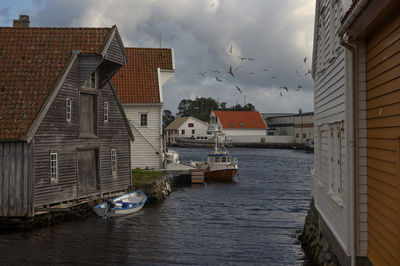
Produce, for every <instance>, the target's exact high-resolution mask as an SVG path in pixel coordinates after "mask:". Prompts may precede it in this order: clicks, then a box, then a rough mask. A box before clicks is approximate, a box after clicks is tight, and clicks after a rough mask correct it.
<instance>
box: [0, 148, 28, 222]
mask: <svg viewBox="0 0 400 266" xmlns="http://www.w3.org/2000/svg"><path fill="white" fill-rule="evenodd" d="M29 155H30V151H29V147H28V144H27V143H26V142H22V141H19V142H11V141H9V142H0V216H28V215H30V214H31V213H32V193H31V188H32V184H31V183H30V179H29V178H30V174H29Z"/></svg>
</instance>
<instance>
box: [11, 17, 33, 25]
mask: <svg viewBox="0 0 400 266" xmlns="http://www.w3.org/2000/svg"><path fill="white" fill-rule="evenodd" d="M13 22H14V28H29V22H30V21H29V16H28V15H19V19H14V21H13Z"/></svg>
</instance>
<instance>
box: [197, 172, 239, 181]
mask: <svg viewBox="0 0 400 266" xmlns="http://www.w3.org/2000/svg"><path fill="white" fill-rule="evenodd" d="M237 171H238V169H221V170H214V171H211V170H208V171H205V173H204V177H205V178H206V180H207V181H216V182H235V181H234V177H235V175H236V173H237Z"/></svg>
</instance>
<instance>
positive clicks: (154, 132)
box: [113, 48, 175, 169]
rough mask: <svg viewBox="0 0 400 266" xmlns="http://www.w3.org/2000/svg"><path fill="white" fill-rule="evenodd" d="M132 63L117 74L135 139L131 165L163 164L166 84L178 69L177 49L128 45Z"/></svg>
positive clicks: (115, 78) (127, 50)
mask: <svg viewBox="0 0 400 266" xmlns="http://www.w3.org/2000/svg"><path fill="white" fill-rule="evenodd" d="M125 49H126V54H127V56H128V63H127V64H126V65H125V66H124V67H122V68H121V69H120V70H119V71H118V73H117V74H116V75H115V76H114V78H113V83H114V86H115V88H116V90H117V92H118V96H119V98H120V100H121V102H122V106H123V107H124V110H125V113H126V115H127V117H128V119H129V122H130V125H131V128H132V132H133V134H134V137H135V143H133V144H132V145H131V168H132V169H135V168H150V169H159V168H161V167H162V160H163V159H162V153H163V139H162V107H163V92H162V86H163V85H164V84H165V83H166V82H167V81H168V80H169V79H170V78H172V76H173V74H174V72H175V63H174V51H173V49H166V48H125Z"/></svg>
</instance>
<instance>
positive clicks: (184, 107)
mask: <svg viewBox="0 0 400 266" xmlns="http://www.w3.org/2000/svg"><path fill="white" fill-rule="evenodd" d="M218 109H219V106H218V103H217V101H216V100H214V99H213V98H210V97H209V98H204V97H201V98H197V97H196V99H195V100H187V99H183V100H181V102H180V103H179V106H178V113H177V116H193V117H195V118H197V119H200V120H202V121H205V122H207V121H208V120H209V117H210V114H211V111H212V110H218Z"/></svg>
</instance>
